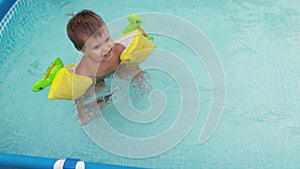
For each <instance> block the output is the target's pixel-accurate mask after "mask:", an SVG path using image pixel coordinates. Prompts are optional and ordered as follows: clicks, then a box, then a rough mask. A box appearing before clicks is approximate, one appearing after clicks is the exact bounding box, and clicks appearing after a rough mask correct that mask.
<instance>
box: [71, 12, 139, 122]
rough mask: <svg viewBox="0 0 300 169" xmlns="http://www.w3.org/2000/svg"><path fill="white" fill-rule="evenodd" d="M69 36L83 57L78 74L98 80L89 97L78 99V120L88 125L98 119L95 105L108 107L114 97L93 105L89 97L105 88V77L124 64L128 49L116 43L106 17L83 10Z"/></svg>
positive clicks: (74, 18) (76, 17) (100, 99)
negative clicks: (125, 52)
mask: <svg viewBox="0 0 300 169" xmlns="http://www.w3.org/2000/svg"><path fill="white" fill-rule="evenodd" d="M67 34H68V37H69V39H70V40H71V41H72V42H73V44H74V46H75V48H76V49H77V50H78V51H80V52H81V53H82V54H83V57H82V59H81V61H80V62H79V64H78V65H77V67H76V69H75V73H76V74H79V75H83V76H88V77H92V78H93V79H94V83H93V85H91V86H90V87H89V89H88V90H87V91H86V92H85V94H84V95H83V96H81V97H80V98H78V99H76V100H75V104H76V108H77V113H78V118H79V120H80V122H81V124H82V125H84V124H86V123H88V122H89V121H90V120H91V119H93V116H96V114H97V113H96V112H95V111H97V110H95V106H96V107H97V106H98V108H102V107H103V106H105V104H106V102H107V101H108V100H109V97H110V96H111V94H110V95H108V96H105V97H99V98H97V99H96V100H94V101H92V102H89V103H87V102H86V99H85V98H87V97H89V96H92V95H93V94H94V93H95V90H96V91H97V92H98V91H99V90H101V88H103V87H104V86H105V84H104V78H105V77H107V76H109V75H111V74H112V73H113V72H114V70H115V69H116V68H117V67H118V66H119V65H120V55H121V54H122V52H123V50H124V49H125V47H124V46H123V45H122V44H119V43H115V42H113V40H112V39H111V37H110V35H109V32H108V30H107V27H106V25H105V23H104V21H103V20H102V18H101V17H100V16H99V15H98V14H96V13H95V12H93V11H90V10H83V11H81V12H79V13H77V14H76V15H74V16H73V17H72V18H71V19H70V21H69V22H68V24H67ZM134 71H139V69H134ZM89 108H92V109H89Z"/></svg>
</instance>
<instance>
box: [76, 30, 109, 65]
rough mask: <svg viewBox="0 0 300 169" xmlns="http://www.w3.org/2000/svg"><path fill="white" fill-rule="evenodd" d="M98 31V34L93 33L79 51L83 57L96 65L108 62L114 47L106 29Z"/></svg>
mask: <svg viewBox="0 0 300 169" xmlns="http://www.w3.org/2000/svg"><path fill="white" fill-rule="evenodd" d="M100 31H101V32H100V34H97V33H95V34H94V35H93V36H91V37H90V38H89V39H88V40H87V41H86V43H85V45H84V47H83V49H82V50H81V52H82V53H83V54H84V55H86V56H88V57H90V58H91V59H92V60H93V61H94V62H97V63H101V62H105V61H108V60H109V59H110V58H111V57H112V49H113V47H114V45H115V44H114V42H113V41H112V39H111V38H110V36H109V33H108V31H107V29H106V28H103V29H102V30H100ZM100 35H101V36H100Z"/></svg>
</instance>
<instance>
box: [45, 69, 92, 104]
mask: <svg viewBox="0 0 300 169" xmlns="http://www.w3.org/2000/svg"><path fill="white" fill-rule="evenodd" d="M74 66H75V65H74V64H71V65H68V66H66V67H63V68H61V69H60V70H59V71H58V72H57V74H56V76H55V78H54V80H53V82H52V85H51V88H50V91H49V94H48V98H49V99H64V100H74V99H77V98H78V97H80V96H81V95H83V94H84V93H85V91H86V90H87V89H88V88H89V87H90V86H91V84H92V83H93V79H92V78H90V77H87V76H81V75H77V74H75V73H74V72H72V71H70V70H69V68H72V67H74Z"/></svg>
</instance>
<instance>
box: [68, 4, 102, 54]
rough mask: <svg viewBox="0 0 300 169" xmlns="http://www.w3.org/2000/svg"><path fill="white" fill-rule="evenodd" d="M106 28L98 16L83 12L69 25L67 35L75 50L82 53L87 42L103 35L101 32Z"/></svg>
mask: <svg viewBox="0 0 300 169" xmlns="http://www.w3.org/2000/svg"><path fill="white" fill-rule="evenodd" d="M104 27H105V23H104V21H103V20H102V18H101V17H100V16H99V15H98V14H96V13H95V12H93V11H90V10H83V11H81V12H78V13H77V14H76V15H75V16H74V17H73V18H71V19H70V21H69V22H68V24H67V33H68V37H69V38H70V40H71V41H72V42H73V44H74V46H75V48H76V49H77V50H79V51H80V50H82V48H83V47H84V44H85V42H86V41H87V40H88V39H89V38H90V37H91V36H93V35H96V34H101V31H100V30H101V29H102V28H104ZM95 33H96V34H95ZM100 36H101V35H100Z"/></svg>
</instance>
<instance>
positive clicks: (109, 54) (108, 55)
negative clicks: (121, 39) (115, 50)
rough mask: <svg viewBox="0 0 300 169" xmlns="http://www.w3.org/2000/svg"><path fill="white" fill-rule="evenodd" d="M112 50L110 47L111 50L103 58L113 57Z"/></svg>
mask: <svg viewBox="0 0 300 169" xmlns="http://www.w3.org/2000/svg"><path fill="white" fill-rule="evenodd" d="M111 51H112V49H110V50H109V51H108V52H107V53H106V54H105V55H104V57H103V60H104V61H106V60H108V59H110V57H111Z"/></svg>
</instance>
